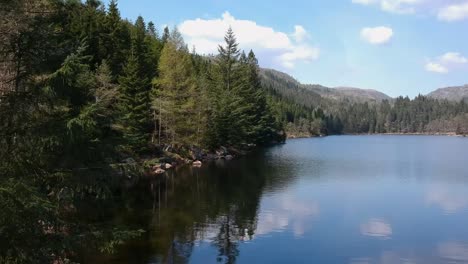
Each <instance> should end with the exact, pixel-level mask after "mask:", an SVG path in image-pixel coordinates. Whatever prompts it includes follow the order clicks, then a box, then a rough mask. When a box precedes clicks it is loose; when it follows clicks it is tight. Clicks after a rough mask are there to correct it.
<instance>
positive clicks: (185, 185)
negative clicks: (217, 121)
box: [92, 152, 291, 263]
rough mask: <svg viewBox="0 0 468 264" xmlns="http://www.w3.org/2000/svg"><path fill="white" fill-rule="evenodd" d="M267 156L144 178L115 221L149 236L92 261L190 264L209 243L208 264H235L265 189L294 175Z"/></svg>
mask: <svg viewBox="0 0 468 264" xmlns="http://www.w3.org/2000/svg"><path fill="white" fill-rule="evenodd" d="M264 155H265V154H264V153H262V152H259V153H254V154H252V155H250V156H249V157H247V158H243V159H240V160H236V161H230V162H224V161H219V162H216V163H212V164H207V165H204V166H203V167H202V168H192V167H190V166H187V167H180V168H177V169H176V170H175V171H169V172H168V173H167V175H165V176H162V177H159V178H152V179H141V180H140V181H139V182H138V184H137V185H135V186H132V187H130V188H129V189H128V190H126V191H125V192H124V193H123V195H122V202H123V203H124V204H125V206H124V207H123V208H121V211H120V212H118V213H117V214H116V215H115V216H114V219H113V220H112V221H113V222H114V223H126V224H130V226H134V227H138V228H143V229H145V230H147V232H146V233H145V234H144V235H143V236H142V237H141V238H139V239H137V240H134V241H132V242H130V243H127V244H125V245H124V246H123V247H122V248H121V249H120V250H119V252H118V254H117V255H116V256H99V257H96V256H93V257H92V260H93V261H97V260H99V261H100V263H106V262H112V263H134V262H139V263H140V262H145V263H188V262H189V260H190V258H191V255H192V251H193V248H194V247H195V246H196V245H197V244H200V243H207V242H208V243H209V244H211V245H212V246H214V247H216V248H217V251H218V254H217V257H216V259H213V260H208V262H215V261H216V262H220V263H235V262H236V259H237V257H238V256H239V254H240V250H239V244H240V243H242V241H245V240H250V239H252V237H253V236H254V233H255V230H256V228H257V214H258V211H259V203H260V199H261V196H262V192H263V190H265V189H266V187H267V188H268V189H271V188H274V185H275V183H276V182H278V183H279V184H281V185H284V182H285V181H284V179H282V178H284V177H288V178H290V177H291V174H287V173H286V172H285V171H283V170H279V169H278V168H282V167H281V166H269V164H267V163H266V161H267V160H268V159H265V158H264ZM269 160H270V162H271V159H269ZM289 180H291V179H289Z"/></svg>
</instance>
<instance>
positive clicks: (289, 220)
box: [255, 195, 320, 237]
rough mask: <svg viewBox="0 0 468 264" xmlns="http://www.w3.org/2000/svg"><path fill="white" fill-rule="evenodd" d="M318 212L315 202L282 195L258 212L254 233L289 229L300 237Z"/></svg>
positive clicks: (260, 233)
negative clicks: (306, 201)
mask: <svg viewBox="0 0 468 264" xmlns="http://www.w3.org/2000/svg"><path fill="white" fill-rule="evenodd" d="M319 213H320V210H319V205H318V203H316V202H309V203H305V202H304V201H302V200H300V199H297V198H295V197H292V196H290V195H282V196H281V197H278V198H275V200H274V202H273V203H272V204H271V205H267V206H265V208H263V209H262V211H261V212H260V213H259V216H258V224H257V230H256V232H255V234H256V235H257V236H262V235H268V234H270V233H272V232H280V231H284V230H286V229H291V230H292V232H293V233H294V236H295V237H301V236H303V235H304V233H305V232H306V231H307V228H309V227H310V226H311V225H310V221H312V220H313V219H314V218H316V217H318V215H319Z"/></svg>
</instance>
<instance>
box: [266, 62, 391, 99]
mask: <svg viewBox="0 0 468 264" xmlns="http://www.w3.org/2000/svg"><path fill="white" fill-rule="evenodd" d="M261 76H262V78H263V79H264V81H266V80H269V81H271V80H275V82H281V83H282V84H283V85H284V86H286V87H295V89H304V90H307V91H309V95H310V96H313V95H314V94H315V95H316V96H317V97H320V98H325V99H329V100H332V101H345V100H346V101H350V102H356V103H364V102H370V103H379V102H381V101H383V100H391V99H392V98H391V97H390V96H388V95H386V94H384V93H382V92H379V91H376V90H372V89H360V88H354V87H336V88H330V87H326V86H323V85H319V84H302V83H300V82H299V81H297V80H296V79H295V78H294V77H292V76H290V75H288V74H286V73H284V72H280V71H277V70H273V69H261ZM317 100H319V99H317Z"/></svg>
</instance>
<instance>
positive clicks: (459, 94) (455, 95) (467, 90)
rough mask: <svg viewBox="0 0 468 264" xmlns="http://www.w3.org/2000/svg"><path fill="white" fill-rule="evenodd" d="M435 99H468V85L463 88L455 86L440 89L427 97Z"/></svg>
mask: <svg viewBox="0 0 468 264" xmlns="http://www.w3.org/2000/svg"><path fill="white" fill-rule="evenodd" d="M427 96H428V97H431V98H434V99H447V100H449V101H461V100H463V99H465V100H466V99H468V84H465V85H463V86H453V87H447V88H440V89H437V90H435V91H434V92H432V93H429V94H428V95H427Z"/></svg>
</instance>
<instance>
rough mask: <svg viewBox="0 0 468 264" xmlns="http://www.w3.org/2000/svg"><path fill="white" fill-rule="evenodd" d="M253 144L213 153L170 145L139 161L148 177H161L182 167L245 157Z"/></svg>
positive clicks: (222, 149)
mask: <svg viewBox="0 0 468 264" xmlns="http://www.w3.org/2000/svg"><path fill="white" fill-rule="evenodd" d="M256 148H257V146H256V145H254V144H249V145H244V146H242V147H241V148H235V147H219V148H218V149H216V150H214V151H208V150H206V149H202V148H199V147H194V146H192V147H180V148H176V147H173V146H171V145H168V146H163V147H162V148H161V149H159V150H158V154H157V155H155V157H147V158H143V159H142V160H141V164H142V166H143V168H144V170H145V174H146V175H148V176H155V175H161V174H164V173H166V171H168V170H172V169H175V168H176V167H178V166H182V165H191V166H193V167H201V166H203V164H204V163H206V162H209V161H215V160H227V161H229V160H233V159H236V158H238V157H242V156H245V155H247V154H248V153H249V152H251V151H253V150H254V149H256Z"/></svg>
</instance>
